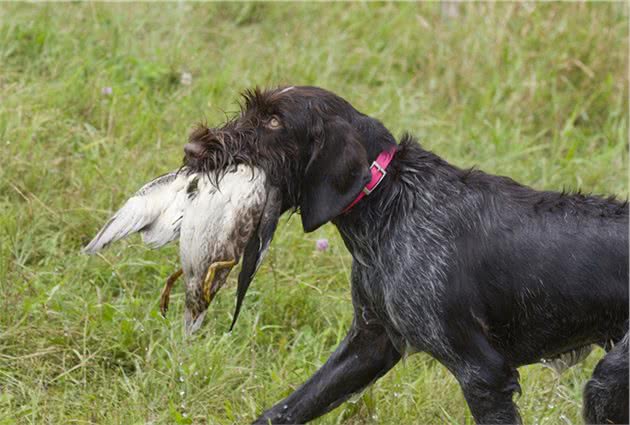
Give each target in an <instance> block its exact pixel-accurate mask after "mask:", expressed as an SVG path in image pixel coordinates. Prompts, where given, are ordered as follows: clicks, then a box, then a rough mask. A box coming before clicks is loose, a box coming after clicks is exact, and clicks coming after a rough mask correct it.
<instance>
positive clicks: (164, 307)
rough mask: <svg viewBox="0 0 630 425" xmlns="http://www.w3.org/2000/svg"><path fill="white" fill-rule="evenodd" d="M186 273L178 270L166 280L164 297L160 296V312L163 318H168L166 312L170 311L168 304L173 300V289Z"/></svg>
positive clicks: (163, 290)
mask: <svg viewBox="0 0 630 425" xmlns="http://www.w3.org/2000/svg"><path fill="white" fill-rule="evenodd" d="M183 272H184V271H183V270H182V269H179V270H177V271H176V272H175V273H173V274H172V275H170V276H169V277H168V279H166V285H164V289H162V295H160V312H161V313H162V316H163V317H166V312H167V311H168V303H169V301H170V299H171V289H173V285H174V284H175V282H176V281H177V279H179V277H180V276H181V275H182V273H183Z"/></svg>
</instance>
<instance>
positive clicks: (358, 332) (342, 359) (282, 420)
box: [255, 317, 400, 424]
mask: <svg viewBox="0 0 630 425" xmlns="http://www.w3.org/2000/svg"><path fill="white" fill-rule="evenodd" d="M357 322H360V319H359V318H357V317H355V321H354V322H353V324H352V328H351V329H350V332H349V333H348V335H347V336H346V337H345V339H344V340H343V341H342V343H341V344H340V345H339V347H337V350H335V352H334V353H333V354H332V355H331V356H330V358H329V359H328V361H326V363H325V364H324V365H323V366H322V367H321V368H320V369H319V370H318V371H317V372H316V373H315V375H313V376H312V377H311V378H310V379H309V380H308V381H306V383H305V384H304V385H302V386H301V387H300V388H298V389H297V390H296V391H295V392H293V394H291V395H289V396H288V397H287V398H285V399H284V400H282V401H280V402H279V403H277V404H276V405H275V406H274V407H272V408H271V409H269V410H267V411H266V412H265V413H263V414H262V415H261V416H260V417H259V418H258V419H257V420H256V422H255V423H256V424H269V423H272V424H302V423H305V422H308V421H310V420H312V419H315V418H317V417H318V416H321V415H323V414H324V413H326V412H328V411H330V410H332V409H334V408H335V407H337V406H338V405H339V404H341V403H342V402H343V401H345V400H346V399H347V398H348V397H350V396H351V395H352V394H354V393H357V392H359V391H361V390H362V389H364V388H365V387H367V386H368V385H370V384H371V383H372V382H373V381H375V380H376V379H378V378H380V377H381V376H382V375H384V374H385V373H386V372H387V371H388V370H389V369H391V368H392V367H393V366H394V365H395V364H396V363H398V360H400V354H399V353H398V352H397V351H396V349H395V348H394V345H393V344H392V342H391V341H390V339H389V337H388V336H387V333H386V332H385V330H384V329H383V328H382V327H380V326H379V325H370V326H367V325H366V326H361V325H358V324H357Z"/></svg>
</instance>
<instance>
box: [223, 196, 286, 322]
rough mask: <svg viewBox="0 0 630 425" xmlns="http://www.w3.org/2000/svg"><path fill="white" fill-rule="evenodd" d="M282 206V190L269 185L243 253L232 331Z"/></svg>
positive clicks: (271, 237)
mask: <svg viewBox="0 0 630 425" xmlns="http://www.w3.org/2000/svg"><path fill="white" fill-rule="evenodd" d="M281 207H282V199H281V195H280V191H279V190H277V189H276V188H273V187H269V188H268V189H267V198H266V200H265V206H264V209H263V211H262V214H261V216H260V222H259V223H258V228H257V229H256V233H255V234H253V235H252V237H251V238H250V240H249V242H248V243H247V246H246V247H245V252H244V254H243V265H242V267H241V272H240V274H239V275H238V289H237V292H236V307H235V309H234V315H233V316H232V324H231V325H230V331H231V330H232V328H233V327H234V325H235V324H236V319H238V315H239V313H240V312H241V306H242V304H243V299H244V298H245V294H246V293H247V290H248V289H249V285H250V283H251V282H252V279H253V278H254V275H255V274H256V271H257V270H258V267H260V264H261V263H262V260H263V258H264V256H265V254H266V253H267V250H268V249H269V244H270V243H271V240H272V239H273V234H274V232H275V230H276V226H277V225H278V219H279V218H280V214H281V213H282V211H281Z"/></svg>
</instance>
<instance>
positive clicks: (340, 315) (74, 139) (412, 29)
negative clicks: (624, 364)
mask: <svg viewBox="0 0 630 425" xmlns="http://www.w3.org/2000/svg"><path fill="white" fill-rule="evenodd" d="M627 22H628V5H627V3H625V2H622V3H545V4H542V3H540V4H538V3H518V4H515V3H501V4H493V3H466V4H457V3H421V4H372V3H370V4H359V3H353V4H336V3H331V4H294V3H283V4H262V3H238V4H236V3H234V4H221V3H213V4H189V3H162V4H152V5H151V4H69V3H64V4H8V3H3V4H0V158H1V162H0V424H12V423H15V422H17V423H83V424H85V423H98V424H101V423H138V424H141V423H154V424H158V423H182V424H186V423H195V424H231V423H245V422H248V421H251V420H252V419H254V417H255V416H256V415H257V414H259V413H260V412H261V411H262V410H263V409H264V408H266V407H270V406H271V405H272V404H273V403H275V402H276V401H278V400H279V399H281V398H282V397H284V396H286V395H287V394H289V393H290V392H291V390H292V389H294V388H296V387H297V386H298V385H299V384H300V383H302V382H303V381H304V380H305V379H306V378H307V377H309V376H310V375H311V374H312V373H313V372H314V371H315V370H316V369H317V367H318V366H319V365H321V364H322V363H323V362H324V361H325V360H326V358H327V357H328V355H329V354H330V352H331V350H332V349H333V348H334V347H335V346H336V345H337V343H338V342H339V341H340V340H341V338H342V337H343V336H344V335H345V332H346V329H347V328H348V326H349V324H350V320H351V314H352V308H351V302H350V292H349V283H348V277H349V268H350V263H351V260H350V257H349V255H348V254H347V252H346V250H345V248H344V247H343V244H342V243H341V240H340V238H339V237H338V235H337V233H336V230H335V229H334V227H332V226H331V225H326V226H325V227H324V228H322V229H319V230H318V231H316V232H314V233H312V234H308V235H305V234H303V233H302V231H301V226H300V223H299V217H295V216H293V217H291V218H289V217H285V218H283V219H282V220H281V225H280V227H279V229H278V231H277V233H276V236H275V239H274V242H273V244H272V248H271V251H270V254H269V256H268V257H267V260H266V261H265V263H264V265H263V266H262V268H261V270H260V271H259V273H258V275H257V276H256V279H255V281H254V284H253V286H252V289H251V290H250V291H249V293H248V296H247V299H246V300H245V305H244V308H243V312H242V313H241V318H240V320H239V323H238V325H237V327H236V329H235V330H234V331H233V332H232V333H231V334H228V333H226V332H227V328H228V326H229V323H230V319H231V313H232V308H233V305H234V299H235V297H234V288H235V285H234V283H235V277H236V276H237V274H236V273H233V274H232V276H231V278H230V282H232V283H231V285H229V287H228V288H226V289H224V290H223V291H221V292H220V293H219V295H218V297H217V299H216V300H215V302H214V304H213V306H211V308H210V311H209V313H208V316H207V317H206V324H205V326H204V328H203V331H202V332H201V333H200V335H198V336H197V337H195V338H193V339H185V338H184V337H183V334H182V312H183V308H182V307H183V292H182V290H181V288H177V289H176V290H175V292H174V295H173V297H172V302H171V309H170V311H169V315H168V318H166V319H163V318H162V317H161V316H160V315H159V312H158V297H159V292H160V290H161V288H162V285H163V283H164V281H165V279H166V277H167V276H168V275H169V274H170V273H171V272H172V271H174V270H175V269H176V268H177V267H178V256H177V248H176V247H175V246H170V247H167V248H166V249H162V250H159V251H149V250H147V249H146V248H145V247H144V246H142V245H141V244H140V241H139V239H132V240H131V241H130V242H125V243H123V244H118V245H116V246H114V247H112V248H110V249H109V250H108V251H106V252H105V254H104V256H101V257H96V258H88V257H85V256H82V255H79V249H80V248H81V246H82V245H83V244H84V243H85V242H87V241H88V240H89V239H90V237H91V236H93V234H94V233H95V232H96V230H97V229H98V227H99V226H100V225H101V224H102V223H103V222H104V221H105V220H106V218H107V217H109V215H110V214H111V213H112V212H113V211H114V210H115V209H117V208H118V207H119V206H120V205H121V203H122V202H123V201H124V200H125V199H126V198H127V197H128V196H129V195H130V194H131V193H133V192H134V191H135V190H136V189H137V188H139V187H140V186H141V185H142V184H143V183H144V182H146V181H148V180H150V179H151V178H153V177H154V176H157V175H158V174H162V173H164V172H167V171H169V170H172V169H175V168H177V167H178V166H179V165H180V163H181V158H182V156H183V155H182V147H183V144H184V143H185V141H186V138H187V134H188V132H189V130H190V129H191V127H192V126H193V125H195V124H196V123H198V122H202V121H203V122H207V123H208V124H210V125H216V124H219V123H220V122H221V121H223V120H224V119H225V117H226V114H227V115H230V114H232V113H234V112H235V111H237V109H238V107H237V101H238V99H239V98H238V96H239V93H240V92H241V91H242V90H244V89H246V88H251V87H253V86H255V85H259V86H262V87H272V86H276V85H283V84H291V85H298V84H300V85H301V84H307V85H317V86H322V87H324V88H327V89H329V90H332V91H334V92H336V93H337V94H339V95H341V96H342V97H344V98H346V99H347V100H348V101H350V102H351V103H352V104H353V105H354V106H355V107H357V108H358V109H359V110H360V111H362V112H364V113H367V114H369V115H371V116H374V117H376V118H378V119H380V120H381V121H382V122H383V123H384V124H385V125H386V126H387V127H388V128H389V129H390V130H391V131H392V132H393V133H394V134H395V135H396V136H400V134H401V133H402V132H403V131H409V132H411V133H412V134H414V135H416V136H417V137H418V138H419V139H420V143H421V144H422V146H423V147H424V148H426V149H429V150H432V151H434V152H436V153H437V154H439V155H441V156H442V157H444V158H445V159H447V160H448V161H450V162H452V163H454V164H456V165H458V166H462V167H470V166H473V165H475V166H477V167H478V168H481V169H483V170H485V171H488V172H491V173H496V174H502V175H509V176H511V177H513V178H515V179H516V180H518V181H520V182H522V183H525V184H528V185H530V186H533V187H535V188H538V189H553V190H561V189H562V188H567V189H577V188H580V189H582V190H583V191H584V192H594V193H601V194H611V193H614V194H618V195H620V196H621V197H624V198H625V197H627V195H628V181H627V178H628V171H627V170H628V143H627V142H628V140H627V139H628V25H627ZM600 356H601V351H596V352H594V353H593V354H591V356H590V357H589V358H588V360H587V361H586V363H584V364H582V365H579V366H576V367H574V368H572V369H570V370H569V371H568V372H566V373H565V374H563V375H562V376H558V375H556V374H555V373H554V372H552V371H551V370H549V369H547V368H545V367H543V366H540V365H534V366H529V367H525V368H522V369H521V377H522V382H521V384H522V387H523V395H522V396H521V397H519V398H518V399H517V404H518V405H519V407H520V409H521V412H522V415H523V419H524V421H525V423H530V424H575V423H581V422H582V421H581V418H580V409H581V397H582V396H581V393H582V388H583V385H584V384H585V382H586V380H587V379H588V377H589V376H590V373H591V371H592V369H593V366H594V365H595V363H596V361H597V359H598V358H599V357H600ZM315 423H319V424H340V423H343V424H372V423H374V424H377V423H378V424H381V423H382V424H389V423H391V424H401V423H425V424H429V423H453V424H460V423H472V419H471V417H470V413H469V412H468V409H467V407H466V405H465V402H464V399H463V396H462V395H461V391H460V390H459V387H458V385H457V383H456V382H455V380H454V379H453V378H452V377H451V376H450V374H449V373H448V372H447V371H446V370H445V369H444V368H442V367H441V366H440V365H439V364H438V363H437V362H435V361H434V360H432V359H431V358H429V357H428V356H426V355H423V354H419V355H415V356H413V357H410V358H408V359H406V360H405V361H404V362H402V363H401V364H400V365H398V366H397V367H396V368H395V369H394V370H392V371H391V372H390V373H389V374H388V375H386V376H385V377H384V378H382V379H381V380H380V381H379V382H378V383H377V384H375V385H374V386H373V387H372V388H371V389H369V390H367V391H366V392H364V393H363V394H360V395H357V396H356V397H354V398H353V399H352V400H351V401H350V402H348V403H345V404H343V405H342V406H341V407H339V408H337V409H336V410H334V411H333V412H332V413H330V414H328V415H327V416H325V417H323V418H322V419H320V420H318V421H316V422H315Z"/></svg>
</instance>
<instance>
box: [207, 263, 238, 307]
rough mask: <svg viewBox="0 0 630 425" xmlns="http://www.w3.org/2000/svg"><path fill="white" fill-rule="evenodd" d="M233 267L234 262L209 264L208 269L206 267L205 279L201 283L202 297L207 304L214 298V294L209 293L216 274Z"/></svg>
mask: <svg viewBox="0 0 630 425" xmlns="http://www.w3.org/2000/svg"><path fill="white" fill-rule="evenodd" d="M234 265H236V260H228V261H217V262H215V263H212V264H210V267H208V273H206V279H205V280H204V281H203V296H204V298H205V299H206V302H207V303H208V304H210V301H212V298H213V297H214V294H211V293H210V291H211V289H212V282H213V281H214V276H215V275H216V272H217V271H218V270H220V269H225V268H230V269H231V268H232V267H234Z"/></svg>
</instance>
